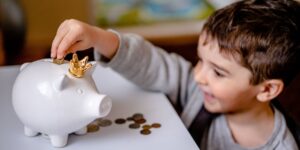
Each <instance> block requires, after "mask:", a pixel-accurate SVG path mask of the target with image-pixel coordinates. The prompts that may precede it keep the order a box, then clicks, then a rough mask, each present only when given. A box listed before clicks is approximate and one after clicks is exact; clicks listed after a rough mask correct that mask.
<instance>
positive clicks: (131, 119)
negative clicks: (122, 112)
mask: <svg viewBox="0 0 300 150" xmlns="http://www.w3.org/2000/svg"><path fill="white" fill-rule="evenodd" d="M126 120H127V121H134V120H133V118H132V117H127V119H126Z"/></svg>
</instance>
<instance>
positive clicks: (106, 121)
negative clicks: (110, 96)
mask: <svg viewBox="0 0 300 150" xmlns="http://www.w3.org/2000/svg"><path fill="white" fill-rule="evenodd" d="M96 121H97V124H98V126H100V127H107V126H110V125H111V124H112V121H111V120H109V119H97V120H96Z"/></svg>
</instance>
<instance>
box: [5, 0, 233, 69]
mask: <svg viewBox="0 0 300 150" xmlns="http://www.w3.org/2000/svg"><path fill="white" fill-rule="evenodd" d="M232 1H233V0H222V1H218V0H76V1H74V0H0V17H1V18H0V19H1V22H0V25H1V26H0V33H1V34H0V41H1V43H0V45H2V46H0V47H1V48H0V65H18V64H22V63H24V62H30V61H34V60H37V59H41V58H45V57H49V51H50V47H51V42H52V40H53V38H54V36H55V34H56V30H57V28H58V26H59V24H60V23H61V22H63V21H64V20H65V19H70V18H74V19H78V20H81V21H84V22H87V23H89V24H93V25H97V26H99V27H102V28H112V29H115V30H118V31H120V32H134V33H138V34H140V35H142V36H143V37H145V38H146V39H148V40H150V41H151V42H153V43H154V44H155V45H158V46H161V47H163V48H165V49H166V50H167V51H169V52H176V53H179V54H181V55H183V56H184V57H188V58H189V59H190V60H191V61H195V60H196V58H195V56H194V54H195V49H196V45H197V38H198V37H197V35H198V33H199V31H200V30H201V26H202V20H205V19H206V18H207V17H208V16H209V15H210V14H211V13H212V12H213V11H214V10H215V9H217V8H219V7H223V6H224V5H227V4H229V3H231V2H232ZM90 54H91V53H89V54H88V55H90Z"/></svg>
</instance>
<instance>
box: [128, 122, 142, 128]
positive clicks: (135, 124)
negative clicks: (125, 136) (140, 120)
mask: <svg viewBox="0 0 300 150" xmlns="http://www.w3.org/2000/svg"><path fill="white" fill-rule="evenodd" d="M140 126H141V125H140V124H137V123H132V124H129V128H131V129H138V128H140Z"/></svg>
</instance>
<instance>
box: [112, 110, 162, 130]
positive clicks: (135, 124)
mask: <svg viewBox="0 0 300 150" xmlns="http://www.w3.org/2000/svg"><path fill="white" fill-rule="evenodd" d="M126 121H129V122H132V123H130V124H129V125H128V127H129V128H130V129H139V128H140V127H141V125H142V124H144V123H146V122H147V120H146V119H145V118H144V115H143V114H141V113H135V114H133V115H132V116H130V117H128V118H126V119H124V118H118V119H116V120H115V123H116V124H125V122H126ZM160 127H161V124H160V123H153V124H151V125H150V124H144V125H143V126H142V130H140V133H141V134H143V135H149V134H150V133H151V130H150V129H151V128H160Z"/></svg>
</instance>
